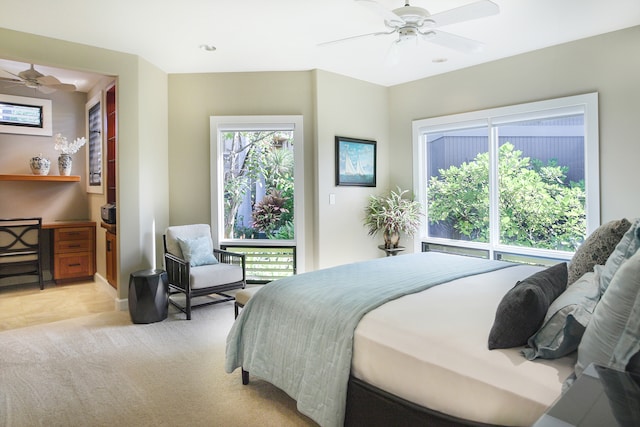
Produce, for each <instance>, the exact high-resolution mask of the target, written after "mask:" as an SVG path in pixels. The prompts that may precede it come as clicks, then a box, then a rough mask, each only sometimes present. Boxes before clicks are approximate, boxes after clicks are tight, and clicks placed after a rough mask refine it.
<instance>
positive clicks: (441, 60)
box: [431, 58, 448, 64]
mask: <svg viewBox="0 0 640 427" xmlns="http://www.w3.org/2000/svg"><path fill="white" fill-rule="evenodd" d="M447 61H448V59H447V58H434V59H432V60H431V62H433V63H434V64H440V63H442V62H447Z"/></svg>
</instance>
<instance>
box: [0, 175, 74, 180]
mask: <svg viewBox="0 0 640 427" xmlns="http://www.w3.org/2000/svg"><path fill="white" fill-rule="evenodd" d="M0 181H50V182H79V181H80V176H78V175H71V176H61V175H30V174H0Z"/></svg>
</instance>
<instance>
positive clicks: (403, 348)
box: [351, 266, 575, 426]
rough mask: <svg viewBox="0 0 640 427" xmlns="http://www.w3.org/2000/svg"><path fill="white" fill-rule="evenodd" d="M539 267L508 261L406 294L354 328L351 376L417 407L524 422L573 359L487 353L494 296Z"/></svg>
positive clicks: (538, 410)
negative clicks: (504, 265) (493, 268)
mask: <svg viewBox="0 0 640 427" xmlns="http://www.w3.org/2000/svg"><path fill="white" fill-rule="evenodd" d="M539 270H541V268H540V267H534V266H516V267H512V268H506V269H503V270H498V271H493V272H490V273H485V274H481V275H477V276H471V277H467V278H463V279H458V280H455V281H452V282H450V283H447V284H445V285H441V286H437V287H434V288H431V289H427V290H425V291H422V292H419V293H416V294H411V295H407V296H404V297H401V298H398V299H396V300H394V301H391V302H388V303H386V304H384V305H382V306H380V307H378V308H376V309H375V310H373V311H371V312H369V313H368V314H366V315H365V316H364V317H363V318H362V320H361V321H360V323H359V325H358V327H357V328H356V330H355V336H354V349H353V360H352V371H351V372H352V375H353V376H355V377H356V378H358V379H361V380H363V381H365V382H367V383H369V384H371V385H374V386H376V387H378V388H380V389H383V390H386V391H388V392H390V393H392V394H394V395H396V396H398V397H402V398H404V399H406V400H408V401H411V402H414V403H416V404H418V405H421V406H424V407H427V408H430V409H433V410H436V411H440V412H443V413H446V414H449V415H452V416H456V417H459V418H462V419H466V420H472V421H478V422H484V423H489V424H498V425H507V426H529V425H531V424H533V423H534V422H535V420H536V419H537V418H538V417H539V416H540V415H542V413H543V412H544V411H545V409H546V408H547V407H548V406H550V405H551V404H552V403H553V402H554V400H555V399H556V398H557V397H558V396H559V395H560V392H561V388H562V383H563V381H564V380H565V379H566V378H567V377H568V376H569V375H570V374H571V373H572V372H573V366H574V364H575V356H574V355H570V356H567V357H564V358H562V359H557V360H553V361H545V360H539V359H538V360H536V361H528V360H527V359H525V358H524V357H523V356H522V355H521V354H520V348H514V349H507V350H491V351H490V350H488V348H487V340H488V336H489V330H490V329H491V325H492V324H493V321H494V318H495V312H496V308H497V306H498V303H499V302H500V300H501V299H502V296H503V295H504V294H505V293H506V292H507V291H508V290H509V289H511V288H512V287H513V286H514V285H515V283H516V281H517V280H522V279H524V278H526V277H528V276H530V275H531V274H533V273H535V272H536V271H539Z"/></svg>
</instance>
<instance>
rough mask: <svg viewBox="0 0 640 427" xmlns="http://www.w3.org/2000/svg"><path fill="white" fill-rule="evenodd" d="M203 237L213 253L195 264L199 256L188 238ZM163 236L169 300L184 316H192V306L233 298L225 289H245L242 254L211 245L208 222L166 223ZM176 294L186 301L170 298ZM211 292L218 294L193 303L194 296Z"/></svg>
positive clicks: (201, 238)
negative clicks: (175, 224) (195, 253)
mask: <svg viewBox="0 0 640 427" xmlns="http://www.w3.org/2000/svg"><path fill="white" fill-rule="evenodd" d="M203 239H204V241H206V243H207V245H208V246H207V247H208V248H209V251H210V253H209V255H211V254H212V255H213V256H212V257H211V256H210V257H208V259H207V262H206V263H205V264H202V265H197V264H199V263H198V262H195V263H194V259H197V258H198V257H194V254H193V253H191V252H192V248H190V247H189V245H190V242H195V241H199V242H202V241H203ZM163 240H164V262H165V269H166V271H167V276H168V279H169V302H170V303H171V304H172V305H173V306H175V307H176V308H178V309H179V310H180V311H182V312H183V313H185V314H186V315H187V320H190V319H191V309H192V308H193V307H196V306H202V305H209V304H217V303H221V302H225V301H233V300H234V297H233V296H232V295H229V294H226V293H225V292H227V291H231V290H234V289H244V287H245V285H246V275H245V274H246V272H245V269H246V264H245V255H244V254H239V253H235V252H229V251H223V250H219V249H214V248H213V243H212V242H211V228H210V227H209V224H192V225H179V226H172V227H168V228H167V230H166V232H165V234H164V236H163ZM184 249H186V251H185V250H184ZM185 252H187V253H186V254H185ZM200 255H202V254H200ZM175 294H183V295H184V297H185V304H181V303H180V302H179V301H177V300H176V299H175V298H172V296H173V295H175ZM214 294H216V295H217V296H219V297H216V298H211V299H209V300H207V301H206V302H203V303H198V304H193V303H192V299H193V298H196V297H204V296H211V295H214Z"/></svg>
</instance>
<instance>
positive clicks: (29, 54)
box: [0, 28, 169, 308]
mask: <svg viewBox="0 0 640 427" xmlns="http://www.w3.org/2000/svg"><path fill="white" fill-rule="evenodd" d="M0 57H2V58H5V59H10V60H15V61H21V62H27V63H30V62H34V63H38V64H42V65H48V66H53V67H60V68H70V69H77V70H84V71H89V72H94V73H99V74H106V75H111V76H117V78H118V96H117V104H118V194H117V203H118V254H119V260H120V262H119V274H118V276H119V277H118V279H119V280H118V282H119V285H118V290H117V298H118V300H117V301H116V304H118V306H119V307H120V308H124V307H123V304H122V302H123V301H124V300H125V299H126V298H127V292H128V280H129V275H130V273H131V272H133V271H136V270H139V269H143V268H149V267H151V266H152V263H153V258H155V259H158V257H157V256H155V257H154V256H151V255H149V253H150V251H152V250H153V242H154V241H155V242H157V241H158V238H159V237H158V235H157V231H154V228H153V226H154V224H155V227H156V230H163V229H164V228H165V227H166V225H167V220H168V218H167V215H166V212H168V209H169V208H168V206H169V199H168V190H167V189H166V187H162V186H160V187H156V183H157V181H160V182H161V183H166V182H167V178H166V177H167V174H168V168H167V164H166V157H165V156H164V155H163V154H159V155H157V154H154V153H146V151H148V150H149V147H154V149H155V150H158V151H159V152H160V153H164V152H167V150H168V136H167V126H166V122H167V109H166V93H167V76H166V74H165V73H163V72H162V71H160V70H158V69H157V68H156V67H155V66H153V65H151V64H149V63H148V62H146V61H144V60H142V59H139V58H137V57H136V56H134V55H129V54H125V53H120V52H114V51H110V50H106V49H99V48H95V47H91V46H86V45H80V44H76V43H69V42H64V41H61V40H55V39H50V38H45V37H39V36H36V35H33V34H26V33H20V32H16V31H10V30H6V29H3V28H0ZM83 114H84V113H83ZM142 150H145V151H144V152H143V151H142ZM151 170H153V171H154V172H153V174H151V173H150V172H149V171H151ZM151 175H153V176H151ZM83 191H84V189H83ZM149 194H152V195H153V198H154V203H152V204H149V203H142V199H143V198H144V197H147V196H148V195H149ZM91 206H93V204H91ZM84 209H88V208H87V207H86V205H85V208H84ZM83 214H86V212H83ZM91 218H92V219H93V220H95V221H96V222H97V223H99V222H100V217H99V216H98V212H94V211H93V209H92V212H91ZM154 236H155V239H154V238H153V237H154Z"/></svg>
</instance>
